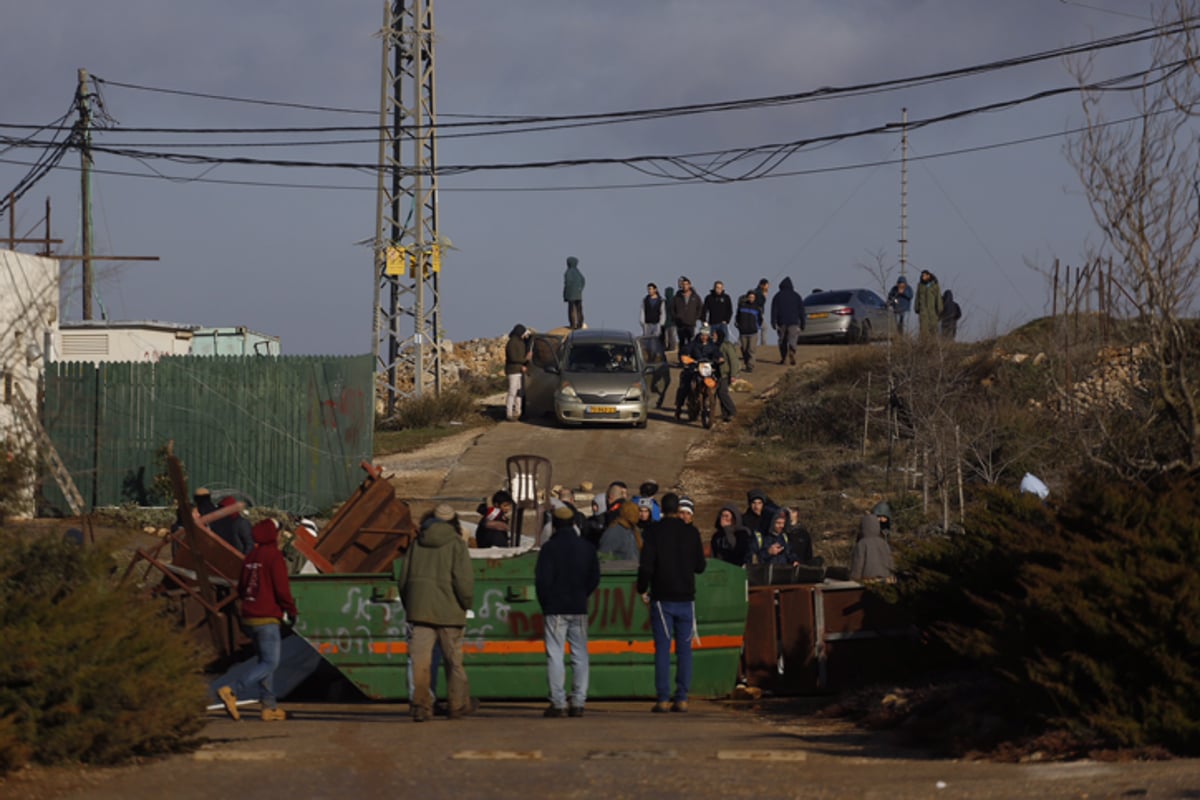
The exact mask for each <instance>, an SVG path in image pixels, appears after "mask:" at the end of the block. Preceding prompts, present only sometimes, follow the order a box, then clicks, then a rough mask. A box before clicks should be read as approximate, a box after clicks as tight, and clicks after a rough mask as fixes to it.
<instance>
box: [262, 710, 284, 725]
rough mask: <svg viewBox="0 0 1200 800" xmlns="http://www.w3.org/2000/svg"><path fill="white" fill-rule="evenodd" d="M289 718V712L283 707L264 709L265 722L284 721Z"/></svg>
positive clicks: (263, 719)
mask: <svg viewBox="0 0 1200 800" xmlns="http://www.w3.org/2000/svg"><path fill="white" fill-rule="evenodd" d="M287 718H288V715H287V712H286V711H284V710H283V709H282V708H264V709H263V710H262V721H263V722H283V721H284V720H286V719H287Z"/></svg>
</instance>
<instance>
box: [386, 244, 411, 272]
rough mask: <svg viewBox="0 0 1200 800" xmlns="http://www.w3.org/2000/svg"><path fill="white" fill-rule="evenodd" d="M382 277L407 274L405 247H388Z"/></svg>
mask: <svg viewBox="0 0 1200 800" xmlns="http://www.w3.org/2000/svg"><path fill="white" fill-rule="evenodd" d="M383 274H384V275H406V274H408V248H407V247H389V248H388V249H387V260H386V261H385V263H384V265H383Z"/></svg>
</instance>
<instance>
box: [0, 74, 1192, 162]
mask: <svg viewBox="0 0 1200 800" xmlns="http://www.w3.org/2000/svg"><path fill="white" fill-rule="evenodd" d="M1186 67H1187V62H1186V61H1178V62H1172V63H1170V64H1166V65H1163V66H1160V67H1152V68H1150V69H1147V70H1142V71H1139V72H1135V73H1130V74H1127V75H1121V76H1117V77H1114V78H1109V79H1106V80H1103V81H1097V82H1094V83H1091V84H1086V85H1084V86H1074V85H1072V86H1060V87H1056V88H1053V89H1046V90H1042V91H1039V92H1034V93H1033V94H1030V95H1026V96H1024V97H1019V98H1013V99H1008V100H1001V101H996V102H993V103H987V104H983V105H979V106H973V107H969V108H966V109H960V110H957V111H952V112H947V113H945V114H940V115H936V116H931V117H926V118H924V119H919V120H910V121H909V122H908V127H909V129H910V130H916V129H920V128H925V127H929V126H931V125H935V124H941V123H945V122H950V121H954V120H959V119H963V118H966V117H969V116H973V115H977V114H982V113H989V112H994V111H1000V110H1006V109H1009V108H1013V107H1016V106H1020V105H1023V104H1026V103H1030V102H1035V101H1038V100H1043V99H1046V98H1050V97H1055V96H1059V95H1062V94H1067V93H1072V94H1074V93H1078V92H1123V91H1131V90H1141V89H1143V88H1145V86H1146V85H1147V84H1146V82H1145V81H1144V80H1143V79H1144V78H1145V77H1146V76H1148V75H1151V74H1153V73H1159V75H1158V76H1157V77H1156V78H1154V79H1153V80H1152V81H1150V82H1149V85H1154V84H1155V83H1158V82H1161V81H1163V80H1166V79H1167V78H1169V77H1170V76H1171V75H1173V74H1175V73H1176V72H1177V71H1178V70H1180V69H1184V68H1186ZM898 126H899V123H896V122H886V123H881V124H878V125H873V126H870V127H866V128H861V129H858V130H853V131H842V132H837V133H832V134H825V135H820V136H812V137H807V138H804V139H798V140H794V141H790V142H775V143H769V144H760V145H754V146H749V147H737V148H727V149H722V150H715V151H702V152H694V153H685V154H674V155H672V154H644V155H637V156H619V157H618V156H608V157H598V156H593V157H586V158H567V159H555V160H551V161H526V162H502V163H481V164H458V165H444V166H440V167H438V168H437V173H438V175H439V176H440V177H447V176H453V175H461V174H466V173H470V172H507V171H524V170H533V169H559V168H566V167H581V166H614V165H619V166H626V167H629V168H632V169H634V170H637V171H639V172H643V173H644V174H646V175H649V176H651V177H656V178H662V179H668V180H677V181H688V180H692V179H700V180H704V181H711V182H715V183H731V182H739V181H749V180H755V179H758V178H762V177H765V176H767V175H769V174H771V173H772V172H774V171H776V170H777V169H778V168H779V167H780V166H781V165H782V164H783V163H784V162H785V161H786V160H787V159H788V158H790V157H791V156H792V155H795V154H796V153H797V152H799V151H800V150H803V149H805V148H810V147H812V146H813V145H817V144H825V143H833V142H841V141H847V140H850V139H855V138H860V137H864V136H875V135H880V134H890V133H894V132H895V131H896V130H897V129H898ZM2 141H5V137H0V142H2ZM90 149H91V150H92V151H93V152H103V153H108V154H110V155H115V156H124V157H128V158H135V159H138V160H155V159H158V160H165V161H171V162H173V163H180V164H194V165H212V164H228V165H241V166H264V167H280V168H307V169H335V170H352V171H361V172H364V173H370V174H374V173H375V172H376V171H377V169H378V166H377V165H376V164H374V163H366V162H350V161H313V160H301V159H260V158H251V157H248V156H234V157H218V156H211V155H204V154H200V153H182V152H155V151H151V150H144V149H134V148H122V147H111V146H106V145H98V144H95V143H93V144H92V145H91V147H90ZM702 161H703V162H706V163H702ZM734 169H737V170H739V171H737V172H731V170H734ZM417 172H418V171H417V170H413V171H411V172H410V174H417Z"/></svg>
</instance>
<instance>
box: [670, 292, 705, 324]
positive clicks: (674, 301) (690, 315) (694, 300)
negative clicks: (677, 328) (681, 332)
mask: <svg viewBox="0 0 1200 800" xmlns="http://www.w3.org/2000/svg"><path fill="white" fill-rule="evenodd" d="M703 310H704V309H703V306H702V305H701V303H700V296H699V295H697V294H696V293H695V292H690V293H689V294H684V293H683V292H676V293H675V296H674V297H672V298H671V321H672V322H674V323H675V324H676V325H682V326H683V327H685V328H686V327H689V326H693V325H695V324H696V320H698V319H700V313H701V312H702V311H703Z"/></svg>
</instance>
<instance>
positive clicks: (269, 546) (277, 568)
mask: <svg viewBox="0 0 1200 800" xmlns="http://www.w3.org/2000/svg"><path fill="white" fill-rule="evenodd" d="M278 538H279V528H278V527H277V526H276V525H275V523H274V522H272V521H270V520H265V521H263V522H260V523H259V524H258V525H256V526H254V549H253V550H251V551H250V553H249V555H247V556H246V560H245V561H243V562H242V574H241V577H240V578H239V579H238V597H239V598H240V599H241V601H242V618H243V619H247V620H250V619H282V618H283V612H285V611H286V612H287V613H289V614H291V615H292V616H293V617H294V616H296V601H295V600H294V599H292V590H291V586H290V585H289V584H288V573H287V563H286V562H285V561H284V559H283V553H281V552H279V545H278Z"/></svg>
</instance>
